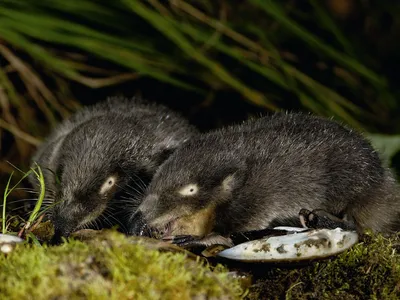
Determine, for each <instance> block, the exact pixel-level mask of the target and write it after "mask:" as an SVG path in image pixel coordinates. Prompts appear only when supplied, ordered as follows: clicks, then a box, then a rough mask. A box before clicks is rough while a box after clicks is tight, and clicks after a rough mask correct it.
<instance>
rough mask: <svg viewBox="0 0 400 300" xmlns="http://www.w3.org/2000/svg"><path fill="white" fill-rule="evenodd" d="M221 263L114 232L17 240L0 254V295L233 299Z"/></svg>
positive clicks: (234, 288) (234, 285) (233, 287)
mask: <svg viewBox="0 0 400 300" xmlns="http://www.w3.org/2000/svg"><path fill="white" fill-rule="evenodd" d="M241 294H242V291H241V289H240V287H239V285H238V282H237V281H236V280H232V278H230V277H229V276H228V275H227V273H226V272H223V271H222V269H221V268H217V269H214V270H213V271H211V270H210V268H208V267H207V266H205V265H202V264H201V263H200V262H196V261H193V260H190V259H188V258H187V257H186V256H185V255H184V254H180V253H174V254H173V253H161V252H158V251H156V250H150V249H148V248H146V247H144V246H143V245H137V244H131V243H130V242H129V241H128V240H127V239H126V238H125V237H124V236H122V235H120V234H117V233H112V234H108V235H107V238H104V236H102V237H101V238H95V239H93V240H91V241H90V242H88V243H83V242H79V241H70V242H68V243H65V244H63V245H61V246H53V247H50V246H49V247H46V246H44V247H38V246H33V245H20V246H18V247H17V248H16V249H15V250H14V251H13V252H12V253H10V254H9V255H7V256H5V255H2V254H0V295H1V298H2V299H10V300H12V299H119V300H122V299H190V298H193V297H199V299H208V298H215V299H219V298H224V299H237V298H239V297H240V295H241Z"/></svg>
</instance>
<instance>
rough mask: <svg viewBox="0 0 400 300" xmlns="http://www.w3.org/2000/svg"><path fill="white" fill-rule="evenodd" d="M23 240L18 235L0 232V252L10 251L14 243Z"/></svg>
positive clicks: (6, 252)
mask: <svg viewBox="0 0 400 300" xmlns="http://www.w3.org/2000/svg"><path fill="white" fill-rule="evenodd" d="M23 241H24V240H23V239H21V238H20V237H18V236H15V235H11V234H1V233H0V252H2V253H4V254H8V253H10V252H11V251H12V250H13V249H14V247H15V245H16V244H18V243H22V242H23Z"/></svg>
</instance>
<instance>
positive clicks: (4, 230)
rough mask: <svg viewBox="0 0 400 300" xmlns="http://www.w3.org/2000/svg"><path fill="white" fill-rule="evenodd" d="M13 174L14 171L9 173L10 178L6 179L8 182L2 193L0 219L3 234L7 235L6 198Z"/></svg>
mask: <svg viewBox="0 0 400 300" xmlns="http://www.w3.org/2000/svg"><path fill="white" fill-rule="evenodd" d="M13 174H14V171H13V172H11V175H10V177H8V182H7V185H6V188H5V190H4V193H3V214H2V218H1V222H2V232H3V234H6V233H7V232H6V231H7V229H6V205H7V197H8V195H9V190H8V189H9V187H10V183H11V178H12V176H13Z"/></svg>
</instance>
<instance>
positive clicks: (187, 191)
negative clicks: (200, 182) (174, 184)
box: [178, 184, 199, 196]
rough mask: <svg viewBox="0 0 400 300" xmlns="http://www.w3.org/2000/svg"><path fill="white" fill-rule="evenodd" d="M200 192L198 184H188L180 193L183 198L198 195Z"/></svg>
mask: <svg viewBox="0 0 400 300" xmlns="http://www.w3.org/2000/svg"><path fill="white" fill-rule="evenodd" d="M198 191H199V187H198V186H197V184H188V185H186V186H184V187H183V188H181V189H180V190H179V191H178V193H179V194H181V195H182V196H193V195H195V194H197V192H198Z"/></svg>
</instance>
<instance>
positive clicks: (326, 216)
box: [299, 208, 356, 230]
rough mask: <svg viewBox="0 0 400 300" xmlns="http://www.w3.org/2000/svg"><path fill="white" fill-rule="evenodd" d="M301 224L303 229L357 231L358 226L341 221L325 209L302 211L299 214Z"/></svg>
mask: <svg viewBox="0 0 400 300" xmlns="http://www.w3.org/2000/svg"><path fill="white" fill-rule="evenodd" d="M299 218H300V222H301V224H302V225H303V227H306V228H314V229H335V228H338V227H339V228H342V229H343V230H356V225H355V224H354V222H352V221H347V220H343V219H340V218H338V217H336V216H334V215H332V214H330V213H328V212H326V211H324V210H323V209H314V210H313V211H309V210H308V209H305V208H303V209H301V210H300V212H299Z"/></svg>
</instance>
